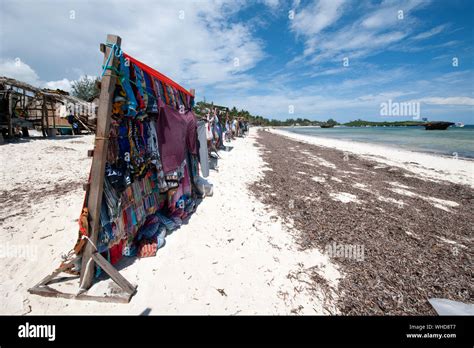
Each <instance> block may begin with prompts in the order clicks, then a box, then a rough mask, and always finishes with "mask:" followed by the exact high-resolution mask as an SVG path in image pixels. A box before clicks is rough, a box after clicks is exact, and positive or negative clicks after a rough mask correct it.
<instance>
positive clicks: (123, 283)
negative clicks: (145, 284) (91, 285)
mask: <svg viewBox="0 0 474 348" xmlns="http://www.w3.org/2000/svg"><path fill="white" fill-rule="evenodd" d="M92 259H93V260H94V261H95V263H97V265H98V266H100V267H101V268H102V269H103V270H104V272H105V273H107V274H108V275H109V276H110V278H112V280H113V281H114V282H116V283H117V285H118V286H120V287H121V288H122V290H123V291H125V292H126V293H127V294H129V295H133V294H134V293H135V291H136V290H137V287H136V286H133V285H132V284H130V283H129V281H128V280H127V279H125V278H124V277H123V276H122V275H121V274H120V273H119V272H118V271H117V270H116V269H115V268H114V266H112V265H111V264H110V263H109V262H108V261H107V260H106V259H104V257H103V256H102V255H101V254H99V253H97V252H96V253H93V254H92Z"/></svg>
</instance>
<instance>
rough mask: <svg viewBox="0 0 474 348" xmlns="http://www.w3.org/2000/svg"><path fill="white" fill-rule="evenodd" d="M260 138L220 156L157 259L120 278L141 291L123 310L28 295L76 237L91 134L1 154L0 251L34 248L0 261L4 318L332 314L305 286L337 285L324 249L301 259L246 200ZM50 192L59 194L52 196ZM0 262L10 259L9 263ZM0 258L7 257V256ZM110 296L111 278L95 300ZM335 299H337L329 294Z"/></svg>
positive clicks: (259, 168) (285, 233)
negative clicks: (316, 281)
mask: <svg viewBox="0 0 474 348" xmlns="http://www.w3.org/2000/svg"><path fill="white" fill-rule="evenodd" d="M255 135H256V130H255V129H252V133H251V135H250V136H248V137H246V138H243V139H237V140H236V141H233V142H232V143H231V144H230V146H232V147H233V148H232V150H231V151H229V152H224V151H222V152H220V154H221V157H222V158H221V159H220V160H219V168H218V171H211V174H210V177H209V178H208V179H209V181H210V182H212V183H213V184H214V195H213V196H212V197H206V198H205V199H204V200H203V201H202V202H201V203H200V204H199V206H198V208H197V211H196V212H195V213H194V214H193V215H192V217H191V219H190V221H189V223H188V224H187V225H183V226H182V227H181V228H179V229H178V230H176V231H174V232H173V233H172V234H171V235H169V236H167V238H166V245H165V247H163V248H162V249H160V250H159V251H158V253H157V255H156V256H155V257H150V258H145V259H135V261H134V262H133V263H132V264H130V265H128V266H126V267H125V268H123V269H121V273H122V274H123V275H124V276H125V277H126V278H127V279H128V280H129V281H130V282H132V283H134V284H137V285H138V292H137V294H136V295H135V296H134V297H133V298H132V300H131V302H130V303H128V304H108V303H99V302H91V301H87V302H86V301H78V300H66V299H59V298H45V297H40V296H36V295H31V294H29V293H28V292H27V289H28V288H29V287H31V286H33V285H34V284H35V283H37V282H38V281H39V280H41V279H42V278H43V277H44V276H46V275H47V274H49V273H50V272H52V271H53V270H54V269H55V268H56V267H57V266H58V265H59V263H60V261H61V258H60V255H61V253H63V252H67V251H69V250H70V249H71V248H72V247H73V245H74V243H75V241H76V238H77V228H78V227H77V226H78V225H77V219H78V217H79V213H80V210H81V206H82V202H83V198H84V191H83V189H82V183H83V182H86V180H87V175H88V171H89V167H90V164H91V160H90V159H89V158H88V157H87V150H88V149H90V148H92V146H93V137H92V136H82V137H74V138H72V139H59V138H58V139H44V140H43V139H39V140H31V141H26V142H24V143H19V144H7V145H4V146H1V147H0V156H1V159H2V164H3V165H2V167H1V178H2V179H1V183H0V184H1V190H2V200H3V201H4V204H2V210H1V211H0V221H1V225H0V244H1V245H3V246H5V248H9V250H16V249H18V250H19V249H20V248H25V247H27V248H31V250H30V249H28V250H27V251H30V253H29V254H27V255H26V257H21V256H23V255H17V256H20V257H8V256H15V255H11V253H10V255H8V252H7V251H8V250H7V249H4V255H2V258H0V267H1V268H2V272H1V274H0V296H1V297H2V298H3V300H2V301H1V304H0V313H1V314H140V313H142V312H143V311H145V310H147V309H148V310H150V314H151V315H153V314H335V313H337V310H336V309H335V308H334V306H333V305H332V302H331V301H329V300H328V299H326V298H324V295H323V294H322V293H321V292H319V291H318V290H317V289H315V288H314V286H311V284H310V283H309V282H308V281H307V279H306V278H305V269H309V268H313V267H315V266H317V267H318V269H320V270H321V276H323V277H324V278H325V279H327V281H328V282H329V283H330V284H333V285H336V284H337V281H338V278H339V277H340V274H339V272H338V269H337V267H335V266H334V264H332V263H331V261H330V260H329V259H328V257H327V256H325V255H322V254H321V252H320V251H318V250H316V249H314V250H312V251H304V252H303V251H299V250H298V247H297V245H296V244H295V242H294V240H293V237H292V230H291V226H286V225H282V223H281V221H280V219H279V218H278V217H277V216H276V214H274V213H272V211H269V210H267V209H266V208H265V206H263V204H261V203H259V202H258V201H257V200H256V199H254V198H253V197H252V195H251V194H250V192H249V191H248V188H247V187H248V185H249V184H250V183H252V182H254V181H255V180H257V179H258V178H259V177H260V176H261V175H262V172H263V170H264V169H265V167H264V160H263V158H262V154H261V153H259V151H258V149H257V147H255V146H254V144H255V141H256V140H255ZM55 186H56V188H55ZM5 254H6V255H5ZM3 256H6V257H3ZM111 291H113V285H112V282H111V281H110V280H106V281H100V282H98V283H97V284H95V285H94V286H93V287H92V289H91V293H93V294H103V293H110V292H111ZM334 296H335V295H334Z"/></svg>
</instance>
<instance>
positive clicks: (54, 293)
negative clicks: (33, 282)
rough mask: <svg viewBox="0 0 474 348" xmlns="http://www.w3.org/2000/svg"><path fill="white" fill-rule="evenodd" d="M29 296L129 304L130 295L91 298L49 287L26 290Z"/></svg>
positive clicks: (90, 296)
mask: <svg viewBox="0 0 474 348" xmlns="http://www.w3.org/2000/svg"><path fill="white" fill-rule="evenodd" d="M28 292H29V293H30V294H34V295H39V296H45V297H61V298H67V299H74V300H84V301H97V302H109V303H129V302H130V299H131V298H132V295H130V294H126V293H124V294H122V295H115V296H93V295H87V294H80V295H76V294H71V293H66V292H61V291H58V290H55V289H53V288H51V287H49V286H35V287H33V288H31V289H28Z"/></svg>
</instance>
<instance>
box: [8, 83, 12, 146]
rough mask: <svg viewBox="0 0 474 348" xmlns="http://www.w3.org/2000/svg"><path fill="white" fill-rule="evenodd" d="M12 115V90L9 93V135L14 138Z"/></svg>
mask: <svg viewBox="0 0 474 348" xmlns="http://www.w3.org/2000/svg"><path fill="white" fill-rule="evenodd" d="M12 115H13V94H12V93H11V92H10V93H8V136H9V137H10V138H13V123H12Z"/></svg>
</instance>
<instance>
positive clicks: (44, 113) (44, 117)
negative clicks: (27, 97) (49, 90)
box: [41, 95, 48, 137]
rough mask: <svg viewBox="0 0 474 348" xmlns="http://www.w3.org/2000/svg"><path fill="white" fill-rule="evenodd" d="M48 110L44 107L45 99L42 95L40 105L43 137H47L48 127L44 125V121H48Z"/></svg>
mask: <svg viewBox="0 0 474 348" xmlns="http://www.w3.org/2000/svg"><path fill="white" fill-rule="evenodd" d="M47 114H48V110H47V106H46V97H45V96H44V95H43V101H42V103H41V131H42V132H43V137H47V136H48V134H47V132H48V126H47V124H45V122H44V121H45V120H46V121H47V119H48V115H47Z"/></svg>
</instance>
